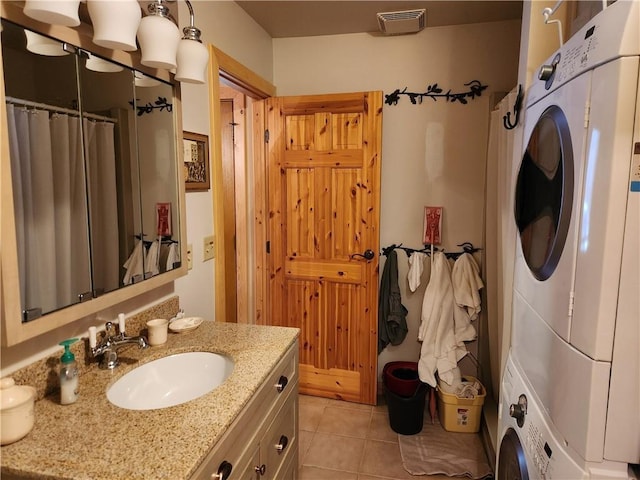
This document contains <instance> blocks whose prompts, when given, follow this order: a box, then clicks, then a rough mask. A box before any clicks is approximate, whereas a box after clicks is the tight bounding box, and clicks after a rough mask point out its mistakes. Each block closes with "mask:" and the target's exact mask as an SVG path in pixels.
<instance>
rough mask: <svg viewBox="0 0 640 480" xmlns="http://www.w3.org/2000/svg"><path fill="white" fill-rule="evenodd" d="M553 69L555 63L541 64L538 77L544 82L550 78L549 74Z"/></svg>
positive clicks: (554, 68) (551, 73)
mask: <svg viewBox="0 0 640 480" xmlns="http://www.w3.org/2000/svg"><path fill="white" fill-rule="evenodd" d="M555 71H556V66H555V65H542V66H541V67H540V71H539V72H538V79H539V80H542V81H543V82H546V81H547V80H549V79H550V78H551V75H553V72H555Z"/></svg>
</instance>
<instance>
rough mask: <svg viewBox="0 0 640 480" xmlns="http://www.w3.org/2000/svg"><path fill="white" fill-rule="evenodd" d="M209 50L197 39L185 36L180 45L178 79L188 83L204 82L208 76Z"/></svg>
mask: <svg viewBox="0 0 640 480" xmlns="http://www.w3.org/2000/svg"><path fill="white" fill-rule="evenodd" d="M208 63H209V51H208V50H207V47H205V46H204V45H203V44H202V43H200V42H198V41H196V40H190V39H188V38H183V39H182V40H180V45H178V69H177V70H176V80H178V81H179V82H187V83H204V82H205V80H206V78H207V64H208Z"/></svg>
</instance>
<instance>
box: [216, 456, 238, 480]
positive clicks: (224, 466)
mask: <svg viewBox="0 0 640 480" xmlns="http://www.w3.org/2000/svg"><path fill="white" fill-rule="evenodd" d="M231 470H233V465H231V464H230V463H229V462H227V461H226V460H225V461H223V462H222V463H221V464H220V466H219V467H218V473H214V474H213V475H211V480H227V478H229V475H231Z"/></svg>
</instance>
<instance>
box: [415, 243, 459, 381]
mask: <svg viewBox="0 0 640 480" xmlns="http://www.w3.org/2000/svg"><path fill="white" fill-rule="evenodd" d="M432 264H433V265H432V268H431V278H430V279H429V284H428V285H427V289H426V291H425V295H424V300H423V302H422V316H421V317H422V321H421V324H420V328H419V330H418V340H420V341H422V347H421V349H420V360H419V361H418V375H419V377H420V380H421V381H423V382H425V383H428V384H429V385H431V386H432V387H436V386H437V382H436V378H435V372H436V371H437V372H438V375H439V377H440V378H441V379H442V380H444V381H445V382H447V383H449V384H451V383H452V382H453V381H454V369H456V368H457V366H458V361H459V360H460V359H461V358H462V357H464V356H465V355H466V354H467V348H466V346H465V344H464V342H463V341H458V340H457V338H456V332H455V319H454V315H455V314H454V310H455V308H454V307H455V302H454V297H453V286H452V284H451V269H450V267H449V262H448V260H447V258H446V257H445V255H444V254H443V253H442V252H435V253H434V254H433V256H432Z"/></svg>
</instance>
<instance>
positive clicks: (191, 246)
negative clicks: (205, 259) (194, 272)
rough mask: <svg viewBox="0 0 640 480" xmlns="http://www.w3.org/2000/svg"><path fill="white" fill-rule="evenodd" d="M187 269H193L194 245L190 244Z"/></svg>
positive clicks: (188, 246) (188, 245)
mask: <svg viewBox="0 0 640 480" xmlns="http://www.w3.org/2000/svg"><path fill="white" fill-rule="evenodd" d="M187 268H188V269H189V270H191V269H192V268H193V245H192V244H190V243H188V244H187Z"/></svg>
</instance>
